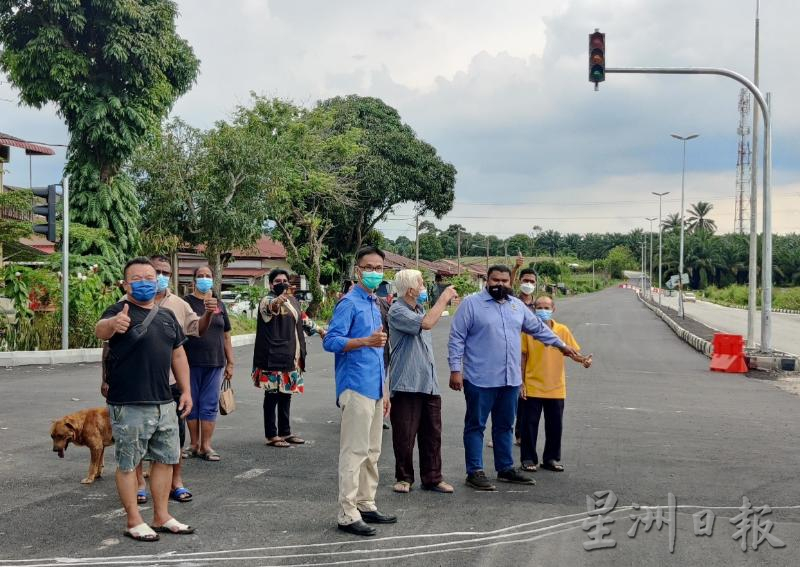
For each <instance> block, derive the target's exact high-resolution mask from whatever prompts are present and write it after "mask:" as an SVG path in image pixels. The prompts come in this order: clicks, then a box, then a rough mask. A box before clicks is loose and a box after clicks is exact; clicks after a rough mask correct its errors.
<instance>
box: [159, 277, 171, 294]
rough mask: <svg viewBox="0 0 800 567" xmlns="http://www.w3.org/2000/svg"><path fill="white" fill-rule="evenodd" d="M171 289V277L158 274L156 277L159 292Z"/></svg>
mask: <svg viewBox="0 0 800 567" xmlns="http://www.w3.org/2000/svg"><path fill="white" fill-rule="evenodd" d="M168 287H169V276H165V275H164V274H158V275H157V276H156V288H157V289H158V292H159V293H161V292H162V291H167V288H168Z"/></svg>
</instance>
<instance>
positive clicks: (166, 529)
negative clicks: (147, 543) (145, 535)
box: [150, 518, 194, 535]
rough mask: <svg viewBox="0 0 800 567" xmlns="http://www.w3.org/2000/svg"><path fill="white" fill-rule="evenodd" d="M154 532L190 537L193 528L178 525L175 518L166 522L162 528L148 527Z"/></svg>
mask: <svg viewBox="0 0 800 567" xmlns="http://www.w3.org/2000/svg"><path fill="white" fill-rule="evenodd" d="M150 527H151V528H153V531H154V532H160V533H162V534H175V535H191V534H193V533H194V528H193V527H191V526H187V525H186V524H182V523H180V522H179V521H178V520H176V519H175V518H170V519H169V520H167V521H166V522H165V523H164V525H163V526H150Z"/></svg>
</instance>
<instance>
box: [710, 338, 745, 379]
mask: <svg viewBox="0 0 800 567" xmlns="http://www.w3.org/2000/svg"><path fill="white" fill-rule="evenodd" d="M713 348H714V352H713V353H712V355H711V366H710V367H709V370H713V371H714V372H730V373H734V374H745V373H746V372H747V361H746V360H745V358H744V337H743V336H742V335H729V334H726V333H714V345H713Z"/></svg>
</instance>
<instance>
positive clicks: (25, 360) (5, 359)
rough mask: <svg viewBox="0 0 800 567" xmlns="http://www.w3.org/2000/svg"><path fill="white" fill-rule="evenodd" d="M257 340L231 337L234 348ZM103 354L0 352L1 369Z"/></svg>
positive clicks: (252, 336)
mask: <svg viewBox="0 0 800 567" xmlns="http://www.w3.org/2000/svg"><path fill="white" fill-rule="evenodd" d="M255 340H256V336H255V334H249V335H235V336H233V337H231V343H232V344H233V346H234V347H240V346H247V345H251V344H253V343H255ZM102 354H103V349H100V348H76V349H70V350H34V351H14V352H0V367H7V368H8V367H12V366H53V365H56V364H77V363H81V362H84V363H87V362H100V357H101V356H102Z"/></svg>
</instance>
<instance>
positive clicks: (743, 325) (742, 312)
mask: <svg viewBox="0 0 800 567" xmlns="http://www.w3.org/2000/svg"><path fill="white" fill-rule="evenodd" d="M661 301H663V303H664V305H666V306H668V307H671V308H673V309H678V296H677V294H676V295H675V296H673V297H666V296H665V297H663V298H662V299H661ZM684 309H685V310H686V315H688V316H689V317H691V318H693V319H695V320H696V321H699V322H700V323H703V324H704V325H707V326H709V327H711V328H712V329H717V330H719V331H722V332H724V333H734V334H738V335H744V336H747V310H746V309H737V308H735V307H725V306H724V305H717V304H716V303H711V302H708V301H697V302H693V303H692V302H685V303H684ZM755 335H756V343H758V344H760V342H761V311H757V312H756V326H755ZM772 348H774V349H777V350H780V351H782V352H787V353H790V354H794V355H800V315H795V314H793V313H774V312H773V313H772Z"/></svg>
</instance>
